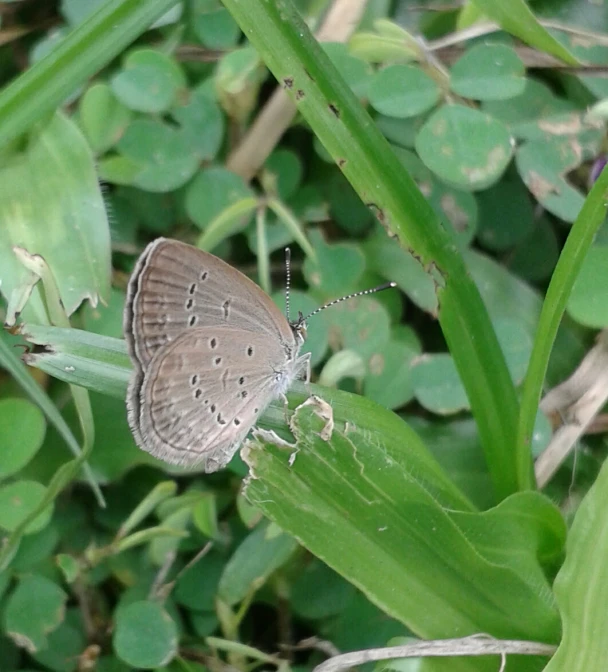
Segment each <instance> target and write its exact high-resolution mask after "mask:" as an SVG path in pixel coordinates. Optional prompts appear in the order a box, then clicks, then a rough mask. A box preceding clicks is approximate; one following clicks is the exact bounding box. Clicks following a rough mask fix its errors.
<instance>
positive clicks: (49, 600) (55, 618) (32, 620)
mask: <svg viewBox="0 0 608 672" xmlns="http://www.w3.org/2000/svg"><path fill="white" fill-rule="evenodd" d="M66 599H67V595H66V594H65V593H64V592H63V590H61V588H59V586H58V585H57V584H55V583H53V582H52V581H50V580H49V579H47V578H45V577H43V576H38V575H36V574H30V575H28V576H24V577H23V578H22V579H21V580H20V581H19V583H18V584H17V587H16V588H15V590H14V591H13V593H12V594H11V596H10V597H9V599H8V601H7V604H6V607H5V611H4V627H5V629H6V633H7V634H8V636H9V637H10V638H11V639H13V641H14V642H15V643H16V644H17V645H18V646H21V647H23V648H24V649H26V650H27V651H28V652H29V653H36V652H37V651H39V650H40V649H44V648H45V647H46V646H47V644H48V640H47V635H49V634H50V633H52V632H53V630H55V629H56V628H57V627H58V626H59V625H60V624H61V622H62V621H63V619H64V614H65V601H66Z"/></svg>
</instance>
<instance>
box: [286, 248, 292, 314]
mask: <svg viewBox="0 0 608 672" xmlns="http://www.w3.org/2000/svg"><path fill="white" fill-rule="evenodd" d="M285 274H286V279H285V314H286V315H287V321H288V322H289V321H290V320H289V288H290V287H291V250H290V249H289V248H288V247H286V248H285Z"/></svg>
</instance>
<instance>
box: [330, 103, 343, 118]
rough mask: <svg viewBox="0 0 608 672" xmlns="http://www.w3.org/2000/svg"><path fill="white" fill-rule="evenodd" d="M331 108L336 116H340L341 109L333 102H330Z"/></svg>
mask: <svg viewBox="0 0 608 672" xmlns="http://www.w3.org/2000/svg"><path fill="white" fill-rule="evenodd" d="M329 110H330V112H331V113H332V114H333V115H334V116H335V117H337V118H338V119H339V118H340V110H339V109H338V108H337V107H336V106H335V105H334V104H333V103H330V104H329Z"/></svg>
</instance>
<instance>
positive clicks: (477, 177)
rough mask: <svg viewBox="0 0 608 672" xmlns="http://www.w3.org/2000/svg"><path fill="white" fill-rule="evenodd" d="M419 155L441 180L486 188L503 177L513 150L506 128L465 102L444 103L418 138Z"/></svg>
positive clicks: (469, 186)
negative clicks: (460, 103) (456, 103)
mask: <svg viewBox="0 0 608 672" xmlns="http://www.w3.org/2000/svg"><path fill="white" fill-rule="evenodd" d="M416 150H417V152H418V154H419V156H420V158H421V159H422V160H423V161H424V163H425V165H427V166H428V167H429V168H430V169H431V170H432V171H433V172H434V173H435V174H436V175H437V176H438V177H440V178H441V179H442V180H445V181H446V182H448V184H452V185H454V186H457V187H460V188H462V189H471V190H477V189H486V188H487V187H489V186H491V185H492V184H494V183H495V182H497V181H498V180H499V179H500V176H501V175H502V174H503V172H504V171H505V169H506V167H507V165H508V164H509V161H510V160H511V155H512V152H513V141H512V138H511V136H510V134H509V132H508V131H507V129H506V128H505V127H504V126H503V125H502V124H501V123H500V122H499V121H496V119H493V118H492V117H490V116H488V115H487V114H484V113H483V112H480V111H479V110H474V109H472V108H470V107H463V106H462V105H444V106H443V107H441V108H440V109H439V110H437V112H435V113H434V114H432V115H431V117H430V118H429V119H428V120H427V121H426V123H425V124H424V126H423V127H422V128H421V129H420V132H419V133H418V135H417V137H416Z"/></svg>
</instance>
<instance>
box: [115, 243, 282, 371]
mask: <svg viewBox="0 0 608 672" xmlns="http://www.w3.org/2000/svg"><path fill="white" fill-rule="evenodd" d="M126 305H127V308H126V309H125V318H124V333H125V338H126V341H127V346H128V349H129V354H130V355H131V358H132V359H133V360H134V361H135V363H136V366H137V367H139V369H140V371H143V370H145V368H146V366H147V365H148V364H149V363H150V361H151V360H152V357H153V356H154V354H155V353H156V351H157V350H158V349H159V348H162V347H163V346H165V345H167V344H168V343H170V342H172V341H173V340H174V339H175V338H177V336H179V335H180V334H181V333H182V332H183V331H185V330H187V329H191V328H196V327H208V326H216V327H220V326H221V327H226V326H228V327H238V328H239V329H241V330H245V331H252V332H258V333H263V334H266V335H267V336H268V337H270V338H271V339H274V340H275V341H278V342H280V343H281V344H283V345H284V347H287V348H291V349H293V348H294V347H295V339H294V336H293V333H292V331H291V328H290V326H289V323H288V321H287V318H286V317H285V316H284V315H283V313H281V311H280V310H279V309H278V308H277V306H276V305H275V304H274V303H273V302H272V300H271V299H270V298H269V297H268V295H267V294H266V293H265V292H264V291H262V290H261V289H260V288H259V287H258V286H257V285H256V284H255V283H254V282H252V281H251V280H250V279H249V278H247V277H246V276H244V275H243V274H242V273H241V272H240V271H237V270H236V269H235V268H233V267H232V266H230V265H229V264H227V263H226V262H224V261H222V260H221V259H218V258H217V257H215V256H214V255H212V254H209V253H208V252H203V251H202V250H199V249H197V248H195V247H192V246H191V245H186V244H185V243H181V242H179V241H176V240H167V239H165V238H159V239H157V240H155V241H154V242H152V243H150V245H148V247H147V248H146V249H145V251H144V252H143V254H142V255H141V257H140V259H139V261H138V263H137V265H136V267H135V270H134V271H133V275H132V276H131V279H130V281H129V287H128V291H127V304H126Z"/></svg>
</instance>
